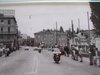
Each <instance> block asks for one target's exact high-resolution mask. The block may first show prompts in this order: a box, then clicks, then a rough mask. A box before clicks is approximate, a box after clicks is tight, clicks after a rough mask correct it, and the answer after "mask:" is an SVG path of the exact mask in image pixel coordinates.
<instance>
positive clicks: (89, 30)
mask: <svg viewBox="0 0 100 75" xmlns="http://www.w3.org/2000/svg"><path fill="white" fill-rule="evenodd" d="M87 20H88V30H89V32H88V33H89V45H90V41H91V40H90V23H89V12H87Z"/></svg>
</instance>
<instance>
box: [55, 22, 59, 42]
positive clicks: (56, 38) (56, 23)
mask: <svg viewBox="0 0 100 75" xmlns="http://www.w3.org/2000/svg"><path fill="white" fill-rule="evenodd" d="M55 39H56V44H57V43H58V42H57V22H56V32H55Z"/></svg>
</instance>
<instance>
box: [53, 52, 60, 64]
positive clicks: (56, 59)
mask: <svg viewBox="0 0 100 75" xmlns="http://www.w3.org/2000/svg"><path fill="white" fill-rule="evenodd" d="M53 59H54V61H55V63H57V64H59V61H60V54H54V56H53Z"/></svg>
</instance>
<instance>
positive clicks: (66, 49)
mask: <svg viewBox="0 0 100 75" xmlns="http://www.w3.org/2000/svg"><path fill="white" fill-rule="evenodd" d="M64 51H65V52H66V54H67V57H69V48H68V46H65V47H64Z"/></svg>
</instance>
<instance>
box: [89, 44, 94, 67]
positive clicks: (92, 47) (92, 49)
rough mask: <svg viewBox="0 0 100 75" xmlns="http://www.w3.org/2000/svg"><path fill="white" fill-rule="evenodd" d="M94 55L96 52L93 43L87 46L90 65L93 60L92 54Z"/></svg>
mask: <svg viewBox="0 0 100 75" xmlns="http://www.w3.org/2000/svg"><path fill="white" fill-rule="evenodd" d="M95 55H96V53H95V46H94V45H90V48H89V60H90V65H93V60H94V56H95Z"/></svg>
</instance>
